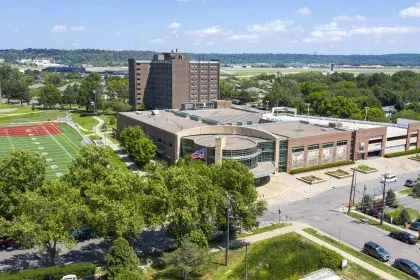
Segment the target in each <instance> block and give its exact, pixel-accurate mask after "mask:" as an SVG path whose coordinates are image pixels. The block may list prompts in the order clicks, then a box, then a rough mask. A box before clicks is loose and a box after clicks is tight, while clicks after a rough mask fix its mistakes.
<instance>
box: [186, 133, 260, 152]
mask: <svg viewBox="0 0 420 280" xmlns="http://www.w3.org/2000/svg"><path fill="white" fill-rule="evenodd" d="M219 136H225V137H226V145H225V147H224V148H223V149H224V150H242V149H247V148H252V147H255V146H256V145H257V144H258V143H259V142H266V141H268V140H266V139H263V138H257V137H251V136H245V135H232V134H206V135H190V136H186V137H185V138H187V139H191V140H194V141H195V142H196V143H197V144H198V145H201V146H205V147H214V146H215V143H216V138H217V137H219Z"/></svg>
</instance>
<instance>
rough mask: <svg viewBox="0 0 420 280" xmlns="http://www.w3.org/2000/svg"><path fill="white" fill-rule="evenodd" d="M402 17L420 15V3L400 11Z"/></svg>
mask: <svg viewBox="0 0 420 280" xmlns="http://www.w3.org/2000/svg"><path fill="white" fill-rule="evenodd" d="M399 15H400V17H420V3H418V4H417V5H416V6H411V7H408V8H407V9H404V10H402V11H400V13H399Z"/></svg>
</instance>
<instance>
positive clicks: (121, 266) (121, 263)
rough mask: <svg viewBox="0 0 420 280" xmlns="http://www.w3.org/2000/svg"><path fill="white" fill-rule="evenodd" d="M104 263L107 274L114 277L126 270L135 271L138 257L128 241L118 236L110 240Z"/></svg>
mask: <svg viewBox="0 0 420 280" xmlns="http://www.w3.org/2000/svg"><path fill="white" fill-rule="evenodd" d="M105 263H106V270H107V272H108V274H109V275H110V276H111V277H112V278H114V277H117V276H118V275H119V274H124V273H126V272H127V271H136V270H137V268H138V266H139V259H138V257H137V256H136V253H135V252H134V250H133V247H132V246H130V244H128V241H127V240H126V239H124V238H122V237H119V238H117V239H116V240H114V241H113V242H112V246H111V247H110V248H109V251H108V253H107V254H106V257H105ZM120 277H121V276H120Z"/></svg>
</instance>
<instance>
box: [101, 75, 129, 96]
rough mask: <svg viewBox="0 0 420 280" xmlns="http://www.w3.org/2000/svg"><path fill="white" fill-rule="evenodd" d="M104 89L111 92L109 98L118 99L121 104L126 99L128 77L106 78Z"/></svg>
mask: <svg viewBox="0 0 420 280" xmlns="http://www.w3.org/2000/svg"><path fill="white" fill-rule="evenodd" d="M106 87H107V89H108V91H110V92H111V97H113V98H115V97H118V98H119V99H121V100H122V101H123V102H126V101H127V99H128V76H124V77H122V78H120V77H108V78H107V79H106Z"/></svg>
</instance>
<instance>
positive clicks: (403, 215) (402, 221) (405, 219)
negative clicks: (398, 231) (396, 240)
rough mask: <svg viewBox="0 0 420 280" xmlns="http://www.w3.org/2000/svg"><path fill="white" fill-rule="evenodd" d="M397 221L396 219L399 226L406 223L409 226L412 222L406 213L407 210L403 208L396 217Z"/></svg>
mask: <svg viewBox="0 0 420 280" xmlns="http://www.w3.org/2000/svg"><path fill="white" fill-rule="evenodd" d="M397 219H398V223H399V224H401V225H404V224H406V223H407V224H410V223H412V222H413V220H412V219H411V217H410V214H409V213H408V211H407V209H405V208H403V209H402V210H401V212H400V214H399V215H398V217H397Z"/></svg>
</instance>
